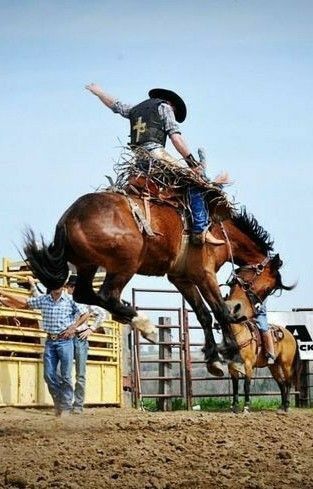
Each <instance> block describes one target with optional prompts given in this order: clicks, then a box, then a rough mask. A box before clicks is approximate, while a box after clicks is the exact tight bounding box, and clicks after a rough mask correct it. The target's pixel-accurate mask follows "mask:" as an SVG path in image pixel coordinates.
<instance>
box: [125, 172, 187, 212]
mask: <svg viewBox="0 0 313 489" xmlns="http://www.w3.org/2000/svg"><path fill="white" fill-rule="evenodd" d="M125 190H126V192H127V193H132V194H136V195H139V196H143V197H149V199H150V200H157V201H159V202H160V203H166V204H170V205H173V206H174V207H176V208H178V207H181V208H185V207H186V205H185V202H184V200H185V199H184V196H183V193H182V192H181V191H177V190H175V189H172V188H169V187H164V186H161V185H157V184H156V183H155V182H154V181H153V180H151V179H150V178H149V177H148V176H144V175H139V176H131V177H130V178H129V180H128V185H127V187H126V188H125Z"/></svg>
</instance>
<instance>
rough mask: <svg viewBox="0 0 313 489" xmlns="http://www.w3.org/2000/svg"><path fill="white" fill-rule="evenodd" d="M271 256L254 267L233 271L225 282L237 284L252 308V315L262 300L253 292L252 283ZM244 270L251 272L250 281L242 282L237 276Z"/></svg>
mask: <svg viewBox="0 0 313 489" xmlns="http://www.w3.org/2000/svg"><path fill="white" fill-rule="evenodd" d="M272 258H273V257H272V256H271V255H268V256H267V257H266V258H264V260H263V261H262V262H261V263H257V264H254V265H244V266H242V267H239V268H238V269H237V270H235V269H233V270H232V272H231V274H230V277H229V279H228V280H227V282H226V285H228V286H230V287H231V286H232V285H234V284H238V285H239V287H240V288H241V289H242V290H243V291H244V292H245V294H246V296H247V297H248V299H249V301H250V304H251V306H252V309H253V312H254V314H256V312H257V308H256V306H257V304H262V303H263V301H264V299H261V298H260V297H259V296H258V294H256V292H255V291H254V290H253V283H254V281H255V280H256V278H257V277H259V276H260V275H261V274H262V273H263V272H264V270H265V267H266V265H267V264H268V263H269V262H270V261H271V260H272ZM245 270H252V271H253V272H254V275H253V276H252V278H251V280H249V281H248V280H244V279H242V278H241V277H240V276H239V273H240V272H242V271H245Z"/></svg>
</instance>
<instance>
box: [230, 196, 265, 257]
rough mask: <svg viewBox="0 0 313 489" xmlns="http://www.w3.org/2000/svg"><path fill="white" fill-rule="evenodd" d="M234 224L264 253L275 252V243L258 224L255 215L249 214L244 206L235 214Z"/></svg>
mask: <svg viewBox="0 0 313 489" xmlns="http://www.w3.org/2000/svg"><path fill="white" fill-rule="evenodd" d="M233 222H234V223H235V225H236V226H237V227H238V228H239V229H240V230H241V231H242V232H243V233H245V234H247V235H248V236H249V237H250V238H251V239H252V240H253V241H254V242H255V244H256V245H257V246H258V247H259V248H260V249H261V250H262V251H263V252H264V253H268V252H270V251H273V245H274V241H273V240H272V239H271V237H270V235H269V233H268V232H267V231H265V229H264V228H262V226H260V224H259V223H258V221H257V220H256V218H255V217H254V216H253V214H248V212H247V210H246V207H245V206H242V207H241V208H240V211H239V212H236V213H234V215H233Z"/></svg>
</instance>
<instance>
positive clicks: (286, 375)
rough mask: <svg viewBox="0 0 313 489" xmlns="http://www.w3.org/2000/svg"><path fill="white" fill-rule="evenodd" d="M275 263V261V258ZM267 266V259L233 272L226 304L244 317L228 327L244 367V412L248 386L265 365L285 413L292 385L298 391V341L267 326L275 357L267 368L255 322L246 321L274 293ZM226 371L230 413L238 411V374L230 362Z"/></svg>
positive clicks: (281, 408) (248, 400) (248, 394)
mask: <svg viewBox="0 0 313 489" xmlns="http://www.w3.org/2000/svg"><path fill="white" fill-rule="evenodd" d="M274 260H278V258H277V257H276V258H274ZM268 263H270V257H268V258H267V259H266V260H265V262H260V263H255V264H254V265H250V266H242V267H240V268H239V269H238V270H236V271H233V273H232V275H231V281H230V285H231V289H230V293H229V302H228V304H229V305H230V307H231V304H232V301H234V307H235V308H237V314H239V315H242V318H243V319H246V318H247V319H246V321H244V322H242V323H236V324H231V325H230V326H229V328H230V330H231V332H232V336H233V338H234V339H235V342H236V343H237V346H238V349H239V352H240V356H241V358H242V361H243V364H244V372H242V373H243V374H244V394H245V401H244V412H248V411H249V405H250V384H251V378H252V375H253V371H254V369H255V368H256V367H266V366H268V368H269V369H270V371H271V373H272V376H273V378H274V379H275V381H276V382H277V384H278V386H279V389H280V393H281V406H280V408H279V410H280V411H283V412H288V409H289V404H290V389H291V386H292V384H294V385H295V387H296V389H298V388H299V377H300V371H301V362H300V355H299V349H298V345H297V341H296V339H295V338H294V336H293V335H292V334H291V333H290V331H288V330H287V329H285V328H282V327H280V326H277V325H269V326H270V331H271V334H272V335H273V340H274V344H275V352H276V355H277V356H276V360H275V363H274V364H271V365H268V363H267V358H266V356H265V354H264V350H263V348H262V341H261V335H260V333H259V332H258V328H257V326H256V324H255V321H250V320H249V319H250V318H252V317H253V316H254V315H255V312H256V309H255V308H256V305H257V303H261V302H262V301H264V299H265V298H266V296H268V295H269V294H270V293H272V292H273V289H272V285H271V279H270V277H269V270H268ZM272 265H273V263H272ZM294 286H295V285H292V286H290V287H288V289H289V290H291V289H292V288H294ZM239 303H240V304H241V308H240V310H238V304H239ZM248 318H249V319H248ZM228 368H229V372H230V375H231V379H232V387H233V402H232V410H233V411H234V412H238V408H239V401H238V387H239V385H238V384H239V373H238V371H237V370H236V369H234V368H233V367H232V363H229V365H228Z"/></svg>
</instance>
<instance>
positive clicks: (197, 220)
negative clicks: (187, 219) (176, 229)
mask: <svg viewBox="0 0 313 489" xmlns="http://www.w3.org/2000/svg"><path fill="white" fill-rule="evenodd" d="M189 204H190V209H191V214H192V232H193V233H202V232H203V231H205V230H206V229H207V227H208V225H209V213H208V209H207V207H206V204H205V200H204V197H203V190H201V189H199V188H198V187H190V188H189Z"/></svg>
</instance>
